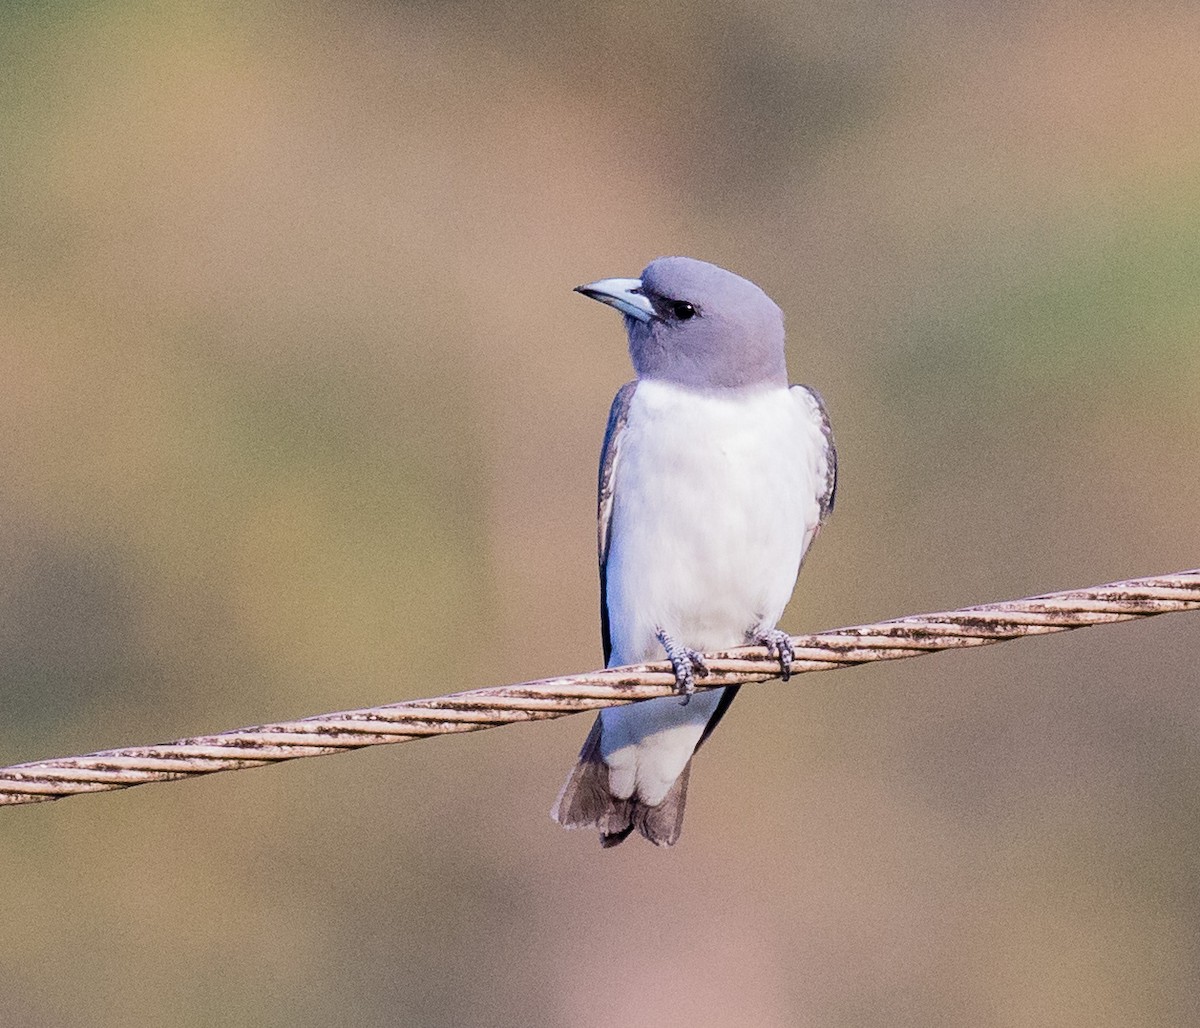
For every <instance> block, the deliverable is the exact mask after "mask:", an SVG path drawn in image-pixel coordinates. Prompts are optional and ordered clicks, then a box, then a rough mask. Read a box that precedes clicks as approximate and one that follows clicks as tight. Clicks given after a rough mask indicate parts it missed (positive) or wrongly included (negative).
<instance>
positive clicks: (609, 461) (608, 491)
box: [596, 382, 637, 664]
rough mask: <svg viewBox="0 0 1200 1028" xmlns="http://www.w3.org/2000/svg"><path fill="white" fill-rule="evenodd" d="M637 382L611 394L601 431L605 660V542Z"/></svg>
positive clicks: (608, 644) (607, 645) (607, 644)
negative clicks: (606, 425)
mask: <svg viewBox="0 0 1200 1028" xmlns="http://www.w3.org/2000/svg"><path fill="white" fill-rule="evenodd" d="M636 389H637V382H626V383H625V384H624V385H623V386H621V388H620V389H618V390H617V395H616V396H615V397H613V402H612V409H611V410H609V412H608V428H607V429H605V432H604V448H603V449H602V450H601V451H600V485H599V489H598V490H597V496H596V528H597V540H596V541H597V550H598V552H599V556H600V635H601V638H602V639H603V641H604V663H605V664H607V663H608V658H609V657H611V656H612V636H611V634H610V633H609V628H608V543H609V539H610V538H611V536H612V511H613V489H614V488H615V481H614V479H613V470H614V469H615V468H616V466H617V458H618V457H619V455H620V452H621V433H622V432H623V431H624V429H625V422H626V421H628V420H629V404H630V402H631V401H632V400H633V394H634V391H635V390H636Z"/></svg>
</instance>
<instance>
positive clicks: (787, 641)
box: [746, 625, 796, 682]
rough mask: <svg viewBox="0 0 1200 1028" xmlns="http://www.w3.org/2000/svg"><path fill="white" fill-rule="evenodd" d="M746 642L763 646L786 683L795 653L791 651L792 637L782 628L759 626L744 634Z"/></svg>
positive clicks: (790, 672)
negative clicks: (777, 665)
mask: <svg viewBox="0 0 1200 1028" xmlns="http://www.w3.org/2000/svg"><path fill="white" fill-rule="evenodd" d="M746 642H748V643H751V644H753V643H757V644H758V645H759V646H765V647H766V648H767V652H768V653H769V654H770V655H771V656H772V657H774V658H775V659H776V660H778V661H779V671H780V674H781V675H782V676H783V680H784V681H785V682H786V681H787V680H788V679H789V678H791V677H792V661H793V660H795V659H796V651H795V650H794V649H792V637H791V636H790V635H788V634H787V632H785V631H784V630H783V629H782V628H764V627H763V626H762V625H759V626H758V627H757V628H752V629H751V630H750V631H749V632H747V633H746Z"/></svg>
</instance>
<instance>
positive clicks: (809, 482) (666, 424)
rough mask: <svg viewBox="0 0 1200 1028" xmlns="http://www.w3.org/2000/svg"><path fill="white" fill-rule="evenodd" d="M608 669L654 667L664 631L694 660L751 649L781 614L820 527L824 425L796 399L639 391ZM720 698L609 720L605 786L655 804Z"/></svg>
mask: <svg viewBox="0 0 1200 1028" xmlns="http://www.w3.org/2000/svg"><path fill="white" fill-rule="evenodd" d="M613 474H614V477H615V481H614V500H613V513H612V526H611V538H610V543H609V552H608V562H607V566H606V567H607V579H606V583H607V597H608V615H609V628H610V632H611V636H612V643H613V649H612V656H611V658H610V661H609V663H610V665H617V664H630V663H637V662H639V661H644V660H657V659H661V658H662V656H663V653H662V647H661V646H660V645H659V643H658V640H657V638H656V634H657V632H658V630H659V629H660V628H661V629H663V630H665V631H666V632H667V633H668V634H669V635H671V636H672V637H673V638H674V639H675V641H676V642H678V643H680V644H682V645H684V646H691V647H693V648H695V649H697V650H701V651H704V650H716V649H724V648H727V647H730V646H739V645H742V644H743V643H745V641H746V633H747V632H749V631H752V630H753V629H755V628H756V627H759V626H761V627H763V628H773V627H775V625H776V623H777V622H778V620H779V617H780V616H781V615H782V613H783V609H784V607H785V606H786V605H787V602H788V599H789V598H790V597H791V594H792V588H793V586H794V585H795V582H796V574H797V572H798V571H799V568H800V561H801V559H802V557H803V556H804V551H805V550H806V549H807V548H808V544H809V542H810V541H811V540H812V537H813V534H814V533H815V531H816V529H817V525H818V523H819V518H820V504H819V499H818V498H819V496H820V495H821V493H822V492H823V490H824V486H825V475H826V449H825V439H824V436H823V434H822V431H821V421H820V415H819V413H818V411H817V408H816V405H815V404H814V403H813V401H812V399H811V397H810V396H809V395H808V393H807V392H805V391H803V390H798V389H796V390H789V389H786V388H783V387H780V388H775V389H761V390H757V391H754V392H740V393H735V394H731V395H729V396H719V395H712V394H708V395H705V394H699V393H696V392H693V391H689V390H686V389H682V388H680V387H678V386H672V385H667V384H664V383H659V382H647V381H642V382H639V383H638V387H637V391H636V392H635V394H634V396H633V400H632V401H631V403H630V408H629V414H628V420H627V422H626V425H625V429H624V432H623V434H622V436H621V439H620V448H619V451H618V457H617V463H616V466H615V468H614V470H613ZM717 700H718V694H717V693H716V692H710V693H705V694H703V695H698V696H696V697H695V698H694V699H693V701H692V702H691V703H690V704H689V705H688V706H686V707H684V706H681V705H680V704H679V701H678V700H653V701H650V702H649V703H642V704H636V705H634V706H631V707H621V708H612V709H608V710H605V711H603V713H602V719H603V732H602V736H601V740H602V752H603V754H604V759H605V761H606V763H608V765H609V767H610V786H611V788H612V791H613V793H614V794H615V795H617V796H620V797H625V796H629V795H631V794H632V793H633V792H634V790H635V789H636V791H637V792H638V794H639V796H640V798H641V799H642V800H643V801H644V802H646V803H648V804H650V805H653V804H655V803H657V802H659V801H661V799H662V797H663V796H664V795H665V794H666V791H667V789H669V788H670V785H671V783H672V782H674V780H675V779H676V778H677V777H678V776H679V774H680V773H681V772H682V770H683V767H684V765H685V764H686V763H687V761H688V759H689V758H690V757H691V755H692V751H693V750H694V749H695V747H696V744H697V742H698V741H699V738H700V733H701V732H702V731H703V729H704V725H705V724H706V723H707V721H708V718H709V717H710V716H711V714H712V711H713V709H714V708H715V706H716V703H717Z"/></svg>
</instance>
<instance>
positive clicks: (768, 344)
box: [576, 257, 787, 389]
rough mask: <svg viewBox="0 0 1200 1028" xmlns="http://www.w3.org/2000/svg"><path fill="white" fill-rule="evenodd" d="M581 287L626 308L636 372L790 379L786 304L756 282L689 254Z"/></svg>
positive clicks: (699, 383)
mask: <svg viewBox="0 0 1200 1028" xmlns="http://www.w3.org/2000/svg"><path fill="white" fill-rule="evenodd" d="M576 292H580V293H583V295H584V296H590V297H591V298H592V299H593V300H599V301H600V302H601V303H607V304H608V305H609V306H611V307H616V308H617V310H619V311H620V312H621V313H622V314H624V315H625V330H626V331H627V332H628V333H629V355H630V357H631V358H632V359H633V367H634V370H635V371H637V374H638V378H644V379H657V380H660V381H666V382H673V383H675V384H678V385H684V386H690V387H692V388H697V389H741V388H746V387H750V386H763V385H784V386H786V385H787V364H786V362H785V358H784V347H783V312H782V311H781V310H780V309H779V308H778V307H777V306H776V305H775V303H774V301H772V299H771V298H770V297H769V296H767V294H766V293H764V292H763V291H762V290H761V289H759V288H758V286H756V285H755V284H754V283H753V282H749V281H747V280H746V279H744V278H740V277H739V276H737V275H735V274H734V273H733V272H731V271H726V270H725V269H724V268H718V267H717V266H716V265H715V264H706V263H705V262H704V261H697V260H693V259H692V258H690V257H660V258H658V260H656V261H651V262H650V264H648V265H647V266H646V270H645V271H643V272H642V276H641V278H606V279H601V280H600V281H599V282H592V283H591V284H590V285H586V286H579V287H578V289H577V290H576Z"/></svg>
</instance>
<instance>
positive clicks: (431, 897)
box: [0, 0, 1200, 1028]
mask: <svg viewBox="0 0 1200 1028" xmlns="http://www.w3.org/2000/svg"><path fill="white" fill-rule="evenodd" d="M1198 52H1200V11H1198V10H1197V8H1196V7H1195V5H1194V4H1188V3H1177V4H1171V3H1153V2H1152V3H1148V4H1132V3H1125V4H1120V3H1103V2H1102V3H1097V4H1091V5H1086V6H1084V5H1076V4H1067V3H1061V4H1058V3H1039V2H1029V3H1019V2H1010V3H1000V4H977V3H969V2H965V0H934V2H918V0H903V2H899V3H895V4H889V5H878V4H868V3H861V2H842V3H834V4H827V3H816V2H810V0H804V2H800V3H785V2H783V0H760V2H755V0H743V2H739V3H731V4H713V3H704V2H700V3H697V2H689V3H680V2H677V3H667V4H659V5H648V4H631V3H612V2H603V0H601V2H598V3H595V4H591V5H587V6H578V7H575V6H567V5H563V6H559V5H556V4H552V3H547V2H544V0H527V2H522V0H518V2H515V3H507V4H492V3H486V2H483V0H462V2H436V0H425V2H414V3H395V4H392V3H383V2H373V3H372V2H345V3H321V2H315V0H314V2H302V0H293V2H286V0H285V2H283V3H277V4H270V5H243V4H235V3H232V2H230V3H217V2H214V3H206V4H201V5H195V6H193V7H189V6H187V5H182V4H171V3H154V2H118V0H94V2H75V3H48V2H34V0H30V2H24V3H18V2H15V0H10V2H8V3H6V4H4V5H3V7H0V359H2V366H0V367H2V371H0V763H3V764H9V763H16V762H18V761H25V760H32V759H35V758H38V757H44V756H52V755H66V754H72V753H79V752H86V751H90V750H95V749H101V748H108V747H113V746H119V745H123V744H137V743H151V742H157V741H162V740H167V739H173V738H178V737H180V736H185V735H189V734H196V733H203V732H212V731H217V730H222V729H227V728H233V727H236V726H239V725H243V724H252V723H257V722H261V721H265V720H272V719H283V718H289V717H293V716H299V715H304V714H311V713H319V712H322V711H327V710H336V709H343V708H347V707H353V706H361V705H368V704H374V703H381V702H388V701H392V700H398V699H403V698H406V697H417V696H431V695H436V694H438V693H441V692H444V691H450V690H456V689H463V688H470V687H474V686H482V685H489V684H500V683H505V682H510V681H520V680H523V679H528V678H533V677H537V676H543V675H548V674H553V673H557V672H565V671H570V670H583V669H587V668H591V667H594V666H596V665H597V664H598V663H599V662H600V642H599V631H598V623H597V620H598V619H597V612H596V605H597V592H598V590H597V581H596V570H595V526H594V514H593V510H594V490H595V467H596V461H597V456H598V452H599V447H600V440H601V436H602V433H603V427H604V421H605V417H606V415H607V411H608V405H609V402H610V400H611V398H612V395H613V393H614V392H615V390H616V389H617V387H618V386H620V385H621V383H623V382H624V381H626V380H627V379H628V378H629V377H630V368H629V365H628V358H627V355H626V353H625V348H624V341H623V334H622V331H621V325H620V322H619V319H618V318H617V316H616V315H615V314H613V312H612V311H608V310H604V309H602V308H600V307H599V306H597V305H596V304H592V303H588V302H586V301H584V300H583V299H581V298H580V297H578V296H576V295H573V294H572V293H571V288H572V287H573V286H574V285H576V284H578V283H579V282H585V281H591V280H593V279H595V278H598V277H603V276H609V275H635V274H637V273H638V271H639V270H640V269H641V268H642V267H643V266H644V265H645V264H646V263H647V262H648V261H649V260H650V259H651V258H653V257H655V256H658V255H660V254H666V253H686V254H691V255H694V256H698V257H703V258H707V259H710V260H713V261H716V262H718V263H720V264H723V265H725V266H728V267H730V268H732V269H734V270H736V271H738V272H740V273H741V274H744V275H746V276H747V277H749V278H752V279H753V280H755V281H756V282H758V283H760V284H761V285H762V286H763V287H764V288H765V289H766V290H767V291H768V292H769V293H770V294H771V295H772V296H773V297H774V298H775V299H776V300H777V301H778V302H779V303H780V305H781V306H782V307H783V308H784V309H785V311H786V312H787V315H788V319H789V320H788V324H789V360H790V365H791V369H792V377H793V379H794V380H795V381H800V382H807V383H810V384H813V385H815V386H817V387H818V388H819V389H820V390H821V391H822V392H823V393H824V396H825V398H826V401H827V403H828V405H829V408H830V410H831V412H832V416H833V421H834V426H835V429H836V433H837V439H838V444H839V450H840V453H841V460H842V478H841V485H840V491H839V496H838V510H837V513H836V516H835V517H834V519H833V521H832V522H831V523H830V524H829V525H828V526H827V527H826V529H825V531H824V532H823V534H822V536H821V539H820V542H819V544H818V545H817V546H816V547H815V549H814V552H813V553H812V554H811V556H810V558H809V560H808V562H807V565H806V567H805V570H804V573H803V574H802V576H801V580H800V585H799V588H798V590H797V593H796V597H795V599H794V602H793V604H792V606H791V608H790V609H789V612H788V615H787V617H786V620H785V626H786V627H787V628H789V629H791V630H794V631H800V630H817V629H820V628H825V627H833V626H837V625H842V624H851V623H855V622H861V621H868V620H873V619H877V618H882V617H888V616H896V615H900V614H903V613H908V612H917V611H922V610H939V609H945V608H949V607H953V606H957V605H960V604H967V603H974V602H983V601H987V600H992V599H1001V598H1006V597H1013V596H1021V595H1027V594H1031V593H1037V592H1044V591H1048V590H1053V589H1060V588H1069V587H1072V586H1082V585H1090V584H1094V583H1099V582H1105V581H1111V580H1115V579H1118V578H1123V577H1132V576H1136V575H1139V574H1149V573H1154V572H1163V571H1172V570H1178V569H1182V568H1189V567H1192V566H1194V565H1196V564H1197V563H1200V561H1198V559H1197V550H1198V545H1197V544H1198V543H1200V527H1198V521H1197V517H1196V510H1197V508H1198V507H1200V466H1198V465H1200V459H1198V458H1197V439H1198V438H1200V404H1198V403H1197V395H1198V392H1200V347H1198V346H1197V340H1198V337H1200V61H1197V53H1198ZM1198 642H1200V621H1197V619H1196V616H1195V615H1190V616H1177V617H1172V618H1167V619H1163V620H1161V621H1156V622H1148V623H1144V624H1137V625H1124V626H1117V627H1112V628H1105V629H1100V630H1095V631H1092V632H1083V633H1078V634H1073V635H1071V636H1070V637H1064V638H1055V639H1042V640H1033V641H1028V642H1023V643H1014V644H1011V645H1008V646H1003V647H998V648H994V649H989V650H987V651H979V652H972V653H964V654H958V655H947V656H940V657H933V658H930V659H928V660H922V661H916V662H904V663H901V664H898V665H891V666H877V667H873V668H864V669H859V670H855V671H847V672H842V673H838V674H830V675H820V676H811V677H805V678H802V679H800V680H797V681H794V682H793V684H791V685H790V686H787V687H785V686H781V685H771V686H765V687H759V688H755V689H749V690H746V691H745V692H744V693H743V695H742V698H741V699H739V701H738V704H737V705H736V706H735V707H734V709H733V712H732V714H731V716H730V717H729V718H728V719H727V720H726V721H725V723H724V725H723V726H722V729H721V731H720V732H719V733H718V734H717V735H716V736H715V738H714V740H713V741H712V743H710V744H709V746H708V747H707V748H706V750H705V752H704V755H703V759H702V760H700V761H698V763H697V766H696V769H695V773H694V775H693V777H692V792H691V800H690V803H689V812H688V819H687V823H686V826H685V831H684V835H683V839H682V840H681V842H680V844H679V845H678V847H676V848H675V849H674V850H673V851H658V850H655V849H653V848H652V847H650V846H648V845H646V844H644V843H643V842H642V841H641V840H632V841H631V842H630V843H628V844H626V845H625V846H623V847H621V848H620V849H619V850H615V851H611V852H604V853H602V852H601V851H600V849H599V847H598V846H597V844H596V841H595V838H594V837H593V836H591V835H590V834H585V833H567V832H564V831H562V830H561V829H560V828H558V827H557V826H556V825H554V824H552V823H551V821H550V819H549V816H548V811H549V808H550V805H551V803H552V801H553V800H554V797H555V795H556V793H557V791H558V789H559V786H560V784H561V782H562V779H563V777H564V776H565V774H566V772H567V770H568V768H569V767H570V766H571V764H572V762H573V760H574V757H575V754H576V751H577V749H578V746H579V745H580V743H581V741H582V739H583V737H584V735H585V734H586V732H587V729H588V722H589V720H590V719H588V718H586V717H578V718H572V719H567V720H564V721H559V722H555V723H553V724H544V725H533V726H522V727H513V728H509V729H506V730H504V731H497V732H488V733H485V734H483V735H476V736H471V737H462V738H452V739H445V740H438V741H434V742H429V743H426V744H422V745H415V746H404V747H398V748H383V749H376V750H373V751H370V752H364V753H359V754H354V755H351V756H345V757H341V758H339V759H336V760H334V759H329V760H319V761H305V762H300V763H296V764H290V765H287V766H284V767H280V768H275V769H271V770H265V771H260V772H259V773H257V774H238V775H222V776H218V777H216V778H211V779H207V780H201V781H194V782H188V783H180V784H174V785H163V786H155V787H152V788H148V789H140V790H134V791H132V792H128V793H124V794H119V795H112V796H99V797H87V798H79V799H74V800H68V801H66V802H63V803H58V804H51V805H42V806H36V807H27V808H25V807H23V808H18V809H11V810H9V811H6V812H3V813H0V820H2V821H3V830H2V831H0V882H3V887H2V888H0V925H3V926H4V936H5V939H6V945H5V946H4V952H3V954H2V955H0V1023H2V1024H4V1025H14V1026H55V1028H58V1026H68V1025H69V1026H75V1025H80V1026H83V1025H86V1026H109V1025H112V1026H116V1025H120V1026H128V1025H141V1024H174V1025H197V1026H199V1025H216V1024H221V1025H254V1026H276V1025H278V1026H291V1025H308V1024H312V1025H318V1024H328V1023H331V1022H334V1021H338V1022H342V1023H347V1024H353V1025H391V1024H414V1025H464V1024H478V1025H497V1026H498V1025H528V1024H547V1025H604V1024H633V1025H642V1024H646V1025H649V1024H653V1025H697V1024H701V1025H763V1026H775V1025H779V1026H783V1025H797V1024H805V1025H807V1024H813V1025H835V1026H897V1025H901V1026H903V1025H913V1026H928V1025H962V1024H972V1025H998V1026H999V1025H1014V1026H1015V1025H1029V1024H1054V1025H1089V1026H1090V1025H1096V1024H1138V1025H1189V1024H1195V1023H1197V1021H1198V1019H1200V986H1198V985H1197V982H1198V981H1200V935H1198V934H1197V932H1196V924H1197V917H1198V915H1200V857H1198V855H1197V854H1198V852H1200V849H1198V847H1197V845H1196V843H1197V836H1198V825H1200V799H1198V796H1200V746H1198V743H1197V739H1198V737H1200V735H1198V733H1200V707H1198V705H1197V702H1196V688H1197V672H1196V658H1195V654H1196V648H1197V643H1198Z"/></svg>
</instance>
